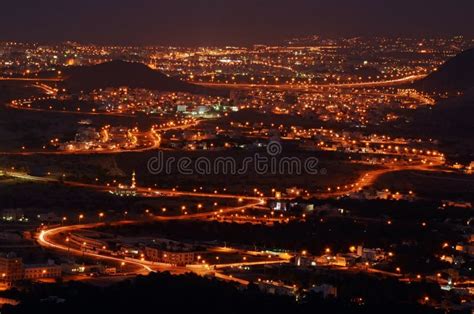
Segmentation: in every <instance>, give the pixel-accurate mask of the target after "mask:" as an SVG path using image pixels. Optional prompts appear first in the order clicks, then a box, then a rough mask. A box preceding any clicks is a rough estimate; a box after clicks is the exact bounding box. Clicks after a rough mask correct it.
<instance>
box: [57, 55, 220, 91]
mask: <svg viewBox="0 0 474 314" xmlns="http://www.w3.org/2000/svg"><path fill="white" fill-rule="evenodd" d="M63 73H64V77H65V80H64V81H63V84H64V87H65V88H66V89H67V90H68V92H70V93H78V92H80V91H84V92H88V91H91V90H94V89H99V88H107V87H123V86H126V87H130V88H145V89H150V90H158V91H168V92H188V93H193V94H206V95H214V96H227V95H228V92H227V91H223V90H215V89H210V88H206V87H202V86H198V85H194V84H190V83H187V82H183V81H181V80H179V79H176V78H172V77H168V76H167V75H165V74H163V73H161V72H159V71H155V70H153V69H151V68H149V67H148V66H146V65H145V64H142V63H138V62H126V61H121V60H116V61H110V62H105V63H101V64H97V65H91V66H80V67H72V68H67V69H65V70H64V71H63Z"/></svg>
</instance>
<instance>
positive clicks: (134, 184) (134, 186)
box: [130, 170, 137, 189]
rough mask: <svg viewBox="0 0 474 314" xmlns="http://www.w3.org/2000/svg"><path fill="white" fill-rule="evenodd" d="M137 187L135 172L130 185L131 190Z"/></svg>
mask: <svg viewBox="0 0 474 314" xmlns="http://www.w3.org/2000/svg"><path fill="white" fill-rule="evenodd" d="M136 187H137V181H136V179H135V170H134V171H133V172H132V185H130V188H131V189H135V188H136Z"/></svg>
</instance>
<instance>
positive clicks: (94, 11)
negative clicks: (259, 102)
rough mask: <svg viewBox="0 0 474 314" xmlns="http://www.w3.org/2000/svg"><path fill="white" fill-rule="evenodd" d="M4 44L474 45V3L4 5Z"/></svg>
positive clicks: (63, 1) (315, 0)
mask: <svg viewBox="0 0 474 314" xmlns="http://www.w3.org/2000/svg"><path fill="white" fill-rule="evenodd" d="M0 10H1V13H0V40H21V41H40V42H53V41H65V40H74V41H80V42H84V43H88V42H92V43H104V44H110V43H116V44H170V45H173V44H174V45H208V44H251V43H264V42H276V41H278V40H282V39H286V38H291V37H292V36H301V35H303V36H304V35H310V34H321V35H324V36H337V35H342V36H355V35H390V36H396V35H402V36H403V35H410V36H437V35H438V36H443V35H458V34H459V35H465V36H468V37H474V0H397V1H395V0H240V1H237V0H167V1H165V0H154V1H152V0H80V1H78V0H75V1H72V0H47V1H39V0H17V1H2V4H1V7H0Z"/></svg>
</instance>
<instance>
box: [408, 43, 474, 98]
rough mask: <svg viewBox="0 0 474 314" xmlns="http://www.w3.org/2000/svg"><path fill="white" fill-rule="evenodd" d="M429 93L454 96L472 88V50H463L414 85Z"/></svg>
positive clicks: (473, 69) (473, 82) (473, 80)
mask: <svg viewBox="0 0 474 314" xmlns="http://www.w3.org/2000/svg"><path fill="white" fill-rule="evenodd" d="M415 87H416V88H417V89H419V90H422V91H425V92H429V93H449V94H455V93H458V92H464V91H466V90H468V89H470V88H473V87H474V48H471V49H468V50H465V51H463V52H461V53H460V54H458V55H456V56H455V57H453V58H451V59H449V60H448V61H446V62H445V63H444V64H443V65H441V66H440V67H439V69H438V70H437V71H435V72H433V73H431V74H430V75H428V76H427V77H426V78H424V79H423V80H421V81H419V82H417V83H415Z"/></svg>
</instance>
